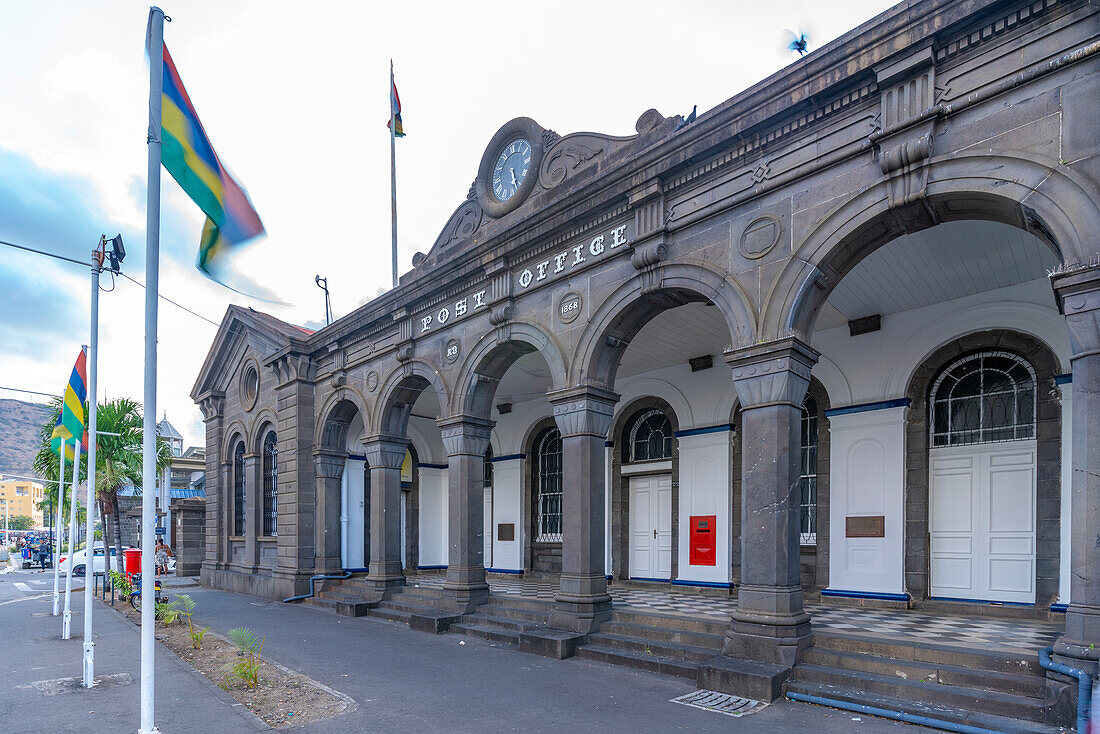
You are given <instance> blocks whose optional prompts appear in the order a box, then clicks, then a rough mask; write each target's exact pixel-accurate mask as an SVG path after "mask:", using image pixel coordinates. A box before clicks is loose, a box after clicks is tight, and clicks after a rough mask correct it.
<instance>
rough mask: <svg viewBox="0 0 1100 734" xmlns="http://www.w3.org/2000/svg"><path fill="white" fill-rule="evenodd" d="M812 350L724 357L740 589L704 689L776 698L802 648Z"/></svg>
mask: <svg viewBox="0 0 1100 734" xmlns="http://www.w3.org/2000/svg"><path fill="white" fill-rule="evenodd" d="M817 357H818V354H817V352H815V351H814V350H813V349H811V348H810V347H809V346H807V345H806V344H804V343H803V342H801V341H800V340H798V339H795V338H786V339H781V340H778V341H775V342H770V343H767V344H760V345H754V346H751V347H747V348H745V349H739V350H737V351H735V352H731V353H729V354H727V357H726V361H727V362H728V363H729V365H730V367H731V369H732V371H733V383H734V387H735V388H736V390H737V397H738V399H739V400H740V403H741V410H742V413H741V416H742V417H741V421H742V422H741V426H742V429H741V436H742V450H741V585H740V587H739V588H738V592H737V593H738V597H737V611H736V612H735V613H734V615H733V621H732V623H731V625H730V629H729V631H727V632H726V641H725V644H724V646H723V649H722V654H723V656H724V658H725V661H724V662H722V663H718V664H716V665H714V666H711V667H710V669H709V672H708V675H710V676H711V678H710V680H708V681H707V682H705V685H710V686H717V687H718V688H719V689H725V690H727V691H729V692H733V693H739V694H740V695H744V696H747V697H749V698H755V699H757V700H765V701H770V700H774V699H775V698H777V697H778V696H779V693H780V688H781V687H782V685H783V682H784V681H785V680H786V679H787V677H788V676H789V674H790V669H791V667H793V666H794V664H795V663H797V662H798V659H799V656H800V655H801V653H802V651H803V650H804V649H805V648H806V647H808V646H809V644H810V615H808V614H806V612H805V611H804V610H803V608H802V584H801V582H800V579H799V547H798V532H799V494H798V480H799V445H800V444H799V424H800V420H801V405H802V399H803V397H805V395H806V388H807V387H809V384H810V368H811V367H813V365H814V363H815V362H816V361H817Z"/></svg>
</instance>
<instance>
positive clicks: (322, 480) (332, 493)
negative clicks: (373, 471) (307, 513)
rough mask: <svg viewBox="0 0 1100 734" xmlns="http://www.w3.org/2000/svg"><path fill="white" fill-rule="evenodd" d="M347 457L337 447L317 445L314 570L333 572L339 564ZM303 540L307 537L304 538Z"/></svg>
mask: <svg viewBox="0 0 1100 734" xmlns="http://www.w3.org/2000/svg"><path fill="white" fill-rule="evenodd" d="M345 461H347V458H346V456H345V455H344V454H342V453H339V452H336V451H325V450H323V449H314V451H313V474H314V477H315V480H314V481H315V483H316V494H317V498H316V501H317V508H316V511H315V512H316V514H315V518H316V519H315V521H314V530H313V531H314V539H313V546H314V548H315V549H316V550H315V551H314V560H313V573H315V574H318V575H322V574H323V575H333V574H339V573H340V572H341V567H340V483H341V481H342V480H343V476H344V462H345ZM303 540H304V539H303Z"/></svg>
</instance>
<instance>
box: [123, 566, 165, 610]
mask: <svg viewBox="0 0 1100 734" xmlns="http://www.w3.org/2000/svg"><path fill="white" fill-rule="evenodd" d="M130 583H131V584H132V585H133V587H134V590H133V591H131V592H130V606H131V607H133V609H134V610H135V611H141V574H140V573H135V574H134V575H133V576H131V577H130ZM153 600H154V602H155V603H157V604H166V603H167V602H168V596H167V595H164V596H162V595H161V588H160V579H159V578H157V577H156V576H154V577H153Z"/></svg>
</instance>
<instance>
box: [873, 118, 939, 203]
mask: <svg viewBox="0 0 1100 734" xmlns="http://www.w3.org/2000/svg"><path fill="white" fill-rule="evenodd" d="M931 157H932V133H930V132H929V133H925V134H924V135H921V136H920V137H919V138H914V139H911V140H906V141H905V142H903V143H900V144H898V145H896V146H894V147H893V148H890V149H889V150H883V152H882V156H881V157H880V159H879V165H880V166H881V167H882V172H883V173H884V174H886V175H887V176H888V177H889V178H888V179H887V186H888V187H889V192H890V208H891V209H895V208H897V207H899V206H904V205H906V204H911V203H913V202H914V201H918V200H920V199H923V198H924V195H925V191H926V190H927V188H928V166H927V165H926V163H927V162H928V159H929V158H931Z"/></svg>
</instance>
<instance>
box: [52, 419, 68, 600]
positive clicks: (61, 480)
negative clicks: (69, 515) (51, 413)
mask: <svg viewBox="0 0 1100 734" xmlns="http://www.w3.org/2000/svg"><path fill="white" fill-rule="evenodd" d="M61 412H62V413H64V412H65V406H64V404H62V406H61ZM67 443H68V441H66V440H65V439H64V437H62V439H61V449H60V450H59V451H58V452H57V453H58V456H60V457H61V461H60V462H59V463H60V465H61V468H60V469H59V470H58V474H57V479H58V482H57V521H56V522H55V523H54V525H55V526H56V527H57V543H56V545H57V553H56V554H55V555H54V557H53V561H54V562H53V616H55V617H56V616H57V615H58V614H60V613H61V609H60V606H61V589H60V588H59V587H60V583H59V582H60V580H61V575H60V569H59V568H58V565H59V564H58V562H57V559H58V558H60V557H61V516H62V515H63V514H64V513H62V512H61V508H62V507H64V506H65V445H66V444H67Z"/></svg>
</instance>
